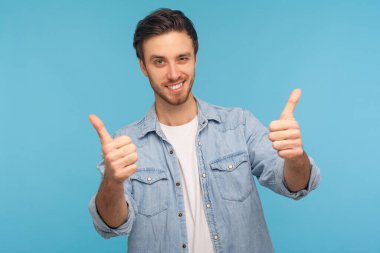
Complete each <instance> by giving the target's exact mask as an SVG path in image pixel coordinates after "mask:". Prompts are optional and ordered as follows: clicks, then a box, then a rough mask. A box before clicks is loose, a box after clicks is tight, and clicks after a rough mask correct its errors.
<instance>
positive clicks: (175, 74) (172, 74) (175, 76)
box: [168, 63, 181, 82]
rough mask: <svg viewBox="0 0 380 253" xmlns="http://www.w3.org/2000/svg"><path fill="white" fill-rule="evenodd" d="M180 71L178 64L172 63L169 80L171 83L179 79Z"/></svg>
mask: <svg viewBox="0 0 380 253" xmlns="http://www.w3.org/2000/svg"><path fill="white" fill-rule="evenodd" d="M180 76H181V75H180V71H179V69H178V66H177V64H176V63H171V64H169V69H168V79H169V81H171V82H175V81H177V80H178V79H179V77H180Z"/></svg>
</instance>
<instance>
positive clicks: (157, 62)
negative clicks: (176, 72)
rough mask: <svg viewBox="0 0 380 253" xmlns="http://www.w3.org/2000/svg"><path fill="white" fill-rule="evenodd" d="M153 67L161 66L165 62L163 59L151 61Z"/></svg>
mask: <svg viewBox="0 0 380 253" xmlns="http://www.w3.org/2000/svg"><path fill="white" fill-rule="evenodd" d="M153 63H154V65H157V66H161V65H163V64H164V63H165V62H164V60H163V59H156V60H154V61H153Z"/></svg>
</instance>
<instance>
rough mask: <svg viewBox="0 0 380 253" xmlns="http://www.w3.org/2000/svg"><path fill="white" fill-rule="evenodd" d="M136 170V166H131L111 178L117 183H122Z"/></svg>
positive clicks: (115, 173)
mask: <svg viewBox="0 0 380 253" xmlns="http://www.w3.org/2000/svg"><path fill="white" fill-rule="evenodd" d="M136 170H137V164H131V165H129V166H127V167H125V168H122V169H120V170H118V171H116V172H114V173H113V178H115V179H116V180H117V181H120V182H124V181H125V180H127V179H128V177H130V176H131V175H132V174H133V173H135V172H136Z"/></svg>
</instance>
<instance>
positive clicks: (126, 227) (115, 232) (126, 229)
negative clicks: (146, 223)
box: [89, 194, 135, 239]
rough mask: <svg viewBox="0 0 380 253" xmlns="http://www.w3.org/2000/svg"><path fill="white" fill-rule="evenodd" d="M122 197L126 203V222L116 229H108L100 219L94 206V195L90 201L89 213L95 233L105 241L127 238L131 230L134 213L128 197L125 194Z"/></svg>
mask: <svg viewBox="0 0 380 253" xmlns="http://www.w3.org/2000/svg"><path fill="white" fill-rule="evenodd" d="M124 196H125V199H126V201H127V203H128V217H127V220H126V221H125V222H124V223H123V224H122V225H120V226H119V227H117V228H110V227H109V226H108V225H107V224H106V223H105V222H104V221H103V219H102V218H101V217H100V215H99V213H98V210H97V208H96V204H95V197H96V195H95V196H94V197H92V199H91V200H90V204H89V211H90V213H91V216H92V220H93V223H94V227H95V229H96V231H97V232H98V233H99V234H100V235H101V236H102V237H103V238H105V239H108V238H111V237H114V236H128V235H129V233H130V232H131V230H132V225H133V221H134V219H135V213H134V210H133V207H132V205H131V202H130V200H129V197H128V195H126V194H125V195H124Z"/></svg>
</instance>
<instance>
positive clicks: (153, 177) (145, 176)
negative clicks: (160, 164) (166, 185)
mask: <svg viewBox="0 0 380 253" xmlns="http://www.w3.org/2000/svg"><path fill="white" fill-rule="evenodd" d="M129 178H130V179H131V180H137V181H139V182H141V183H145V184H153V183H155V182H157V181H159V180H161V179H165V180H167V179H168V177H167V175H166V172H165V171H163V170H158V169H154V168H144V169H137V171H136V172H135V173H134V174H133V175H132V176H130V177H129Z"/></svg>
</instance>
